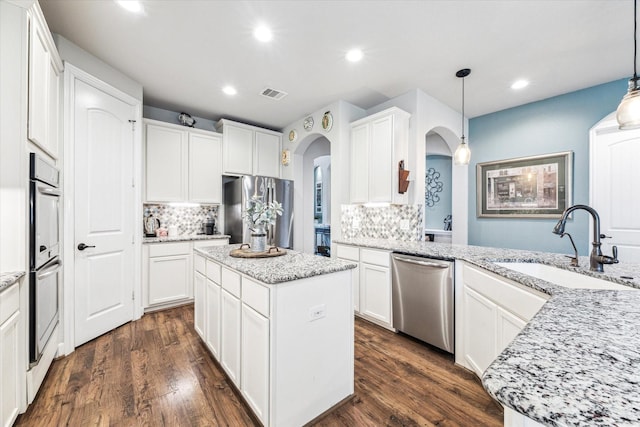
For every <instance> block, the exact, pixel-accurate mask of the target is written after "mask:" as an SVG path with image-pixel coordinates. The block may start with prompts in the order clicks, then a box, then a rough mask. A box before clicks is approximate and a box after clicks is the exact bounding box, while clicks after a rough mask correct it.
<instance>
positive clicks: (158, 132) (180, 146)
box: [145, 124, 188, 202]
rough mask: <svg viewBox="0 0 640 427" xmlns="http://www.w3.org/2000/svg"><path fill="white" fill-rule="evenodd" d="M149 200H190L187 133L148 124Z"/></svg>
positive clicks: (146, 152) (147, 175) (147, 182)
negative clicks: (187, 178) (188, 197)
mask: <svg viewBox="0 0 640 427" xmlns="http://www.w3.org/2000/svg"><path fill="white" fill-rule="evenodd" d="M145 155H146V163H145V165H146V201H149V202H182V201H185V200H187V182H186V176H187V174H186V172H187V167H188V162H187V155H188V147H187V132H186V131H182V130H177V129H172V128H168V127H163V126H157V125H152V124H147V126H146V148H145Z"/></svg>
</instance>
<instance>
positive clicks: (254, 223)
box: [242, 194, 282, 231]
mask: <svg viewBox="0 0 640 427" xmlns="http://www.w3.org/2000/svg"><path fill="white" fill-rule="evenodd" d="M278 215H282V204H281V203H278V202H276V201H273V202H270V203H265V202H264V200H262V196H258V195H256V194H254V195H253V196H252V197H251V199H250V200H249V202H248V203H247V209H245V210H244V212H243V213H242V219H243V220H244V222H246V223H247V225H249V228H250V229H251V230H252V231H255V230H256V229H257V228H264V227H265V226H267V225H273V224H275V223H276V219H277V218H278Z"/></svg>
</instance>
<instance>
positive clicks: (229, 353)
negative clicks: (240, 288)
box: [220, 289, 240, 386]
mask: <svg viewBox="0 0 640 427" xmlns="http://www.w3.org/2000/svg"><path fill="white" fill-rule="evenodd" d="M220 305H221V309H220V313H221V316H220V327H221V329H222V330H223V331H224V333H223V334H222V336H221V340H220V345H221V352H220V356H221V357H220V363H221V364H222V367H223V368H224V370H225V371H226V372H227V374H228V375H229V378H231V381H233V383H234V384H235V385H236V386H239V385H240V298H238V297H235V296H233V295H231V294H230V293H229V292H227V291H226V290H224V289H223V290H222V294H221V298H220Z"/></svg>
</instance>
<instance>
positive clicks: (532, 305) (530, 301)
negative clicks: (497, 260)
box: [462, 265, 549, 322]
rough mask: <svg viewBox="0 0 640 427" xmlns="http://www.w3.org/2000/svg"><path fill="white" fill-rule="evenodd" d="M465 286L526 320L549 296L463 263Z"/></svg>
mask: <svg viewBox="0 0 640 427" xmlns="http://www.w3.org/2000/svg"><path fill="white" fill-rule="evenodd" d="M462 274H463V276H462V277H463V281H464V284H465V286H467V287H469V288H471V289H473V290H475V291H476V292H478V293H480V294H481V295H483V296H485V297H487V298H489V299H490V300H492V301H494V302H495V303H497V304H498V305H500V306H502V307H503V308H505V309H506V310H509V311H510V312H511V313H513V314H515V315H516V316H519V317H520V318H522V319H524V320H526V321H527V322H528V321H529V320H531V318H532V317H533V316H534V315H535V314H536V313H537V312H538V310H540V308H542V306H543V305H544V303H545V302H546V301H547V300H548V299H549V297H548V296H547V295H545V294H543V293H541V292H537V291H535V290H533V289H530V290H529V289H523V288H521V287H520V285H516V284H512V283H509V282H507V281H505V279H503V278H501V277H499V276H498V275H496V274H493V273H491V272H488V271H483V270H480V269H476V268H473V267H470V266H468V265H465V266H464V268H463V273H462Z"/></svg>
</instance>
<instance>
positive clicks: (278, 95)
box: [260, 87, 287, 101]
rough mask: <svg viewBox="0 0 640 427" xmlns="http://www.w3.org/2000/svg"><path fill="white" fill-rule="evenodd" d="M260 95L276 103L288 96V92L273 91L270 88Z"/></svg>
mask: <svg viewBox="0 0 640 427" xmlns="http://www.w3.org/2000/svg"><path fill="white" fill-rule="evenodd" d="M260 95H262V96H264V97H265V98H269V99H274V100H276V101H280V100H281V99H282V98H284V97H285V96H287V92H283V91H281V90H277V89H272V88H270V87H268V88H265V89H263V90H262V92H260Z"/></svg>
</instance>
